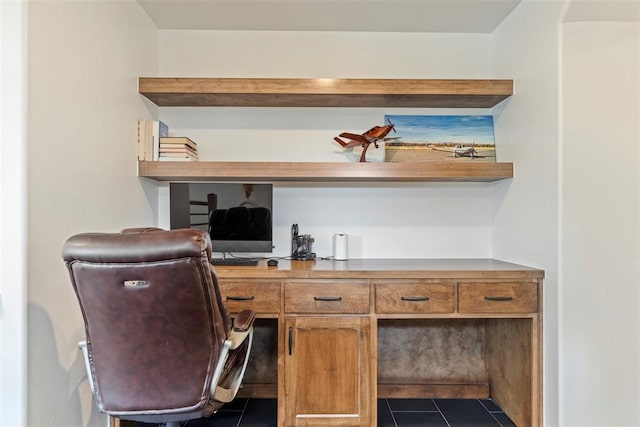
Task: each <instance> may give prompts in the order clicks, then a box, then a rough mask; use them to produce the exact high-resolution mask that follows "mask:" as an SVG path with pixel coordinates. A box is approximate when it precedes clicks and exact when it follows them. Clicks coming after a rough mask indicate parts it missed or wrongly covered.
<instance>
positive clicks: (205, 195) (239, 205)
mask: <svg viewBox="0 0 640 427" xmlns="http://www.w3.org/2000/svg"><path fill="white" fill-rule="evenodd" d="M169 204H170V226H171V229H172V230H173V229H178V228H197V229H201V230H205V231H207V232H208V233H209V236H211V242H212V244H213V251H214V252H272V251H273V241H272V234H273V233H272V230H273V185H271V184H254V183H240V184H236V183H171V184H170V187H169Z"/></svg>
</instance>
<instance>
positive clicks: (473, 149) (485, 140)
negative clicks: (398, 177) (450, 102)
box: [385, 115, 496, 162]
mask: <svg viewBox="0 0 640 427" xmlns="http://www.w3.org/2000/svg"><path fill="white" fill-rule="evenodd" d="M385 121H388V122H389V123H393V124H394V126H395V131H396V132H397V133H396V135H395V136H396V137H398V138H397V139H395V140H394V141H390V142H387V143H386V144H385V161H386V162H410V161H420V162H425V161H436V162H443V161H455V162H459V161H474V162H495V161H496V149H495V138H494V132H493V116H491V115H457V116H452V115H420V116H418V115H415V116H414V115H387V116H385Z"/></svg>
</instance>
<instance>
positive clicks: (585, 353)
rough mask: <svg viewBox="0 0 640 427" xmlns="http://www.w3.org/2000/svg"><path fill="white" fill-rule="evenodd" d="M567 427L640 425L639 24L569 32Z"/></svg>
mask: <svg viewBox="0 0 640 427" xmlns="http://www.w3.org/2000/svg"><path fill="white" fill-rule="evenodd" d="M561 81H562V117H563V131H562V149H561V163H560V168H561V171H562V187H561V189H562V193H561V199H560V200H561V211H560V212H561V223H562V229H561V234H560V238H561V250H562V251H561V254H560V255H561V260H562V274H561V285H562V287H561V297H560V304H561V305H560V309H561V313H562V323H561V330H560V336H561V344H560V350H561V359H560V367H561V370H560V373H561V382H560V386H561V389H560V390H561V407H562V412H561V414H560V415H561V418H560V420H561V423H562V425H564V426H576V427H577V426H580V427H582V426H607V427H614V426H620V427H621V426H638V425H640V387H639V384H640V363H639V362H640V223H639V218H640V24H639V23H638V22H637V21H636V22H632V23H621V22H574V23H566V24H563V25H562V75H561Z"/></svg>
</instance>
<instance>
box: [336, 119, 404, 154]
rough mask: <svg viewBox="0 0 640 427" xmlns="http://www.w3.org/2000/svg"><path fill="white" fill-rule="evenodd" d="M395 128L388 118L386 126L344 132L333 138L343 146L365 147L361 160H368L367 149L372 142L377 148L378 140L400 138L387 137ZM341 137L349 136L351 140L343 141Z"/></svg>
mask: <svg viewBox="0 0 640 427" xmlns="http://www.w3.org/2000/svg"><path fill="white" fill-rule="evenodd" d="M392 130H393V131H394V132H395V131H396V130H395V125H394V124H393V123H391V120H389V119H388V118H387V124H386V125H384V126H374V127H372V128H371V129H369V130H368V131H366V132H365V133H362V134H357V133H350V132H342V133H341V134H340V135H338V136H336V137H335V138H333V140H334V141H336V142H337V143H338V144H340V146H341V147H342V148H353V147H357V146H361V147H362V148H363V150H362V154H360V161H361V162H366V161H367V159H366V156H367V149H368V148H369V146H370V145H371V144H373V145H374V146H375V147H376V148H379V146H378V142H380V141H392V140H396V139H400V137H387V135H388V134H389V132H391V131H392ZM340 138H348V139H349V141H346V142H345V141H343V140H342V139H340Z"/></svg>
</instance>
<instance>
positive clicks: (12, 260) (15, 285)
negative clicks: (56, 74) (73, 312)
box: [0, 1, 27, 426]
mask: <svg viewBox="0 0 640 427" xmlns="http://www.w3.org/2000/svg"><path fill="white" fill-rule="evenodd" d="M26 31H27V28H26V2H23V1H12V2H0V43H1V44H0V201H1V203H2V206H1V208H0V349H4V350H2V351H0V425H2V426H21V425H26V424H27V380H26V378H27V322H26V320H27V218H26V213H27V194H26V188H27V168H26V166H27V136H26V124H27V115H26V96H27V91H26V77H25V72H26V55H27V46H26V44H27V43H26Z"/></svg>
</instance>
